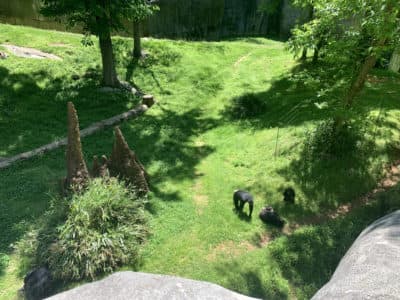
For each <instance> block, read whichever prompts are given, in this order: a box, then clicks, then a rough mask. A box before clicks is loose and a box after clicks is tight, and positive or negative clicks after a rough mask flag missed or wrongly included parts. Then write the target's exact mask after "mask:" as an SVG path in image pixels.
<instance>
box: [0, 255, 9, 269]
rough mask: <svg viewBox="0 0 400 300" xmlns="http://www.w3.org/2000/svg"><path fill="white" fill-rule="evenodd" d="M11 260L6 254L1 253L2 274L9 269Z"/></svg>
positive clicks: (0, 267) (0, 266)
mask: <svg viewBox="0 0 400 300" xmlns="http://www.w3.org/2000/svg"><path fill="white" fill-rule="evenodd" d="M9 262H10V258H9V257H8V255H6V254H4V253H0V273H1V272H2V270H3V269H5V268H7V266H8V263H9Z"/></svg>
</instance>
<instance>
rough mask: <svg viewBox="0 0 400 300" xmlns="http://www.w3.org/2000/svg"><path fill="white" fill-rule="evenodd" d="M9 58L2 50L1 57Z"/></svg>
mask: <svg viewBox="0 0 400 300" xmlns="http://www.w3.org/2000/svg"><path fill="white" fill-rule="evenodd" d="M6 58H8V55H7V53H5V52H2V51H0V59H6Z"/></svg>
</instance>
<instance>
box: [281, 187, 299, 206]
mask: <svg viewBox="0 0 400 300" xmlns="http://www.w3.org/2000/svg"><path fill="white" fill-rule="evenodd" d="M295 197H296V193H295V192H294V189H293V188H291V187H288V188H286V189H285V190H284V191H283V201H285V202H286V203H292V204H294V198H295Z"/></svg>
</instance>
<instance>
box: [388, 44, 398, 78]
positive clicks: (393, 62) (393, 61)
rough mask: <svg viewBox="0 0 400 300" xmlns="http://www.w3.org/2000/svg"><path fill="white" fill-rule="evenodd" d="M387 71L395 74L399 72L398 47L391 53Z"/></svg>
mask: <svg viewBox="0 0 400 300" xmlns="http://www.w3.org/2000/svg"><path fill="white" fill-rule="evenodd" d="M389 70H390V71H392V72H396V73H397V72H399V70H400V46H399V47H397V48H396V49H394V51H393V54H392V57H391V58H390V63H389Z"/></svg>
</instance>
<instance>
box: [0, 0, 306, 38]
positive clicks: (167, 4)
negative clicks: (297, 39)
mask: <svg viewBox="0 0 400 300" xmlns="http://www.w3.org/2000/svg"><path fill="white" fill-rule="evenodd" d="M268 1H269V2H271V3H272V2H276V1H278V2H279V3H278V5H277V9H275V10H274V11H271V12H268V13H267V12H265V11H262V10H260V5H261V3H268ZM39 3H40V0H13V1H0V22H4V23H10V24H14V25H27V26H33V27H39V28H45V29H57V30H65V27H64V26H63V25H61V24H58V23H56V22H53V21H52V20H49V19H46V18H44V17H43V16H41V15H40V14H39ZM158 5H159V6H160V11H159V12H158V13H156V14H155V16H154V17H152V18H151V19H149V20H148V21H147V22H146V24H144V31H145V32H144V34H145V35H150V36H154V37H167V38H187V39H210V40H217V39H220V38H227V37H239V36H274V37H280V38H285V37H287V36H288V35H289V33H290V29H291V28H292V27H293V26H294V25H295V24H296V22H298V21H301V19H302V18H303V17H304V12H302V11H300V10H298V9H296V8H294V7H293V6H292V5H291V4H290V0H159V2H158ZM127 28H128V29H130V28H131V26H130V25H129V24H127ZM122 34H128V32H125V33H122Z"/></svg>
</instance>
